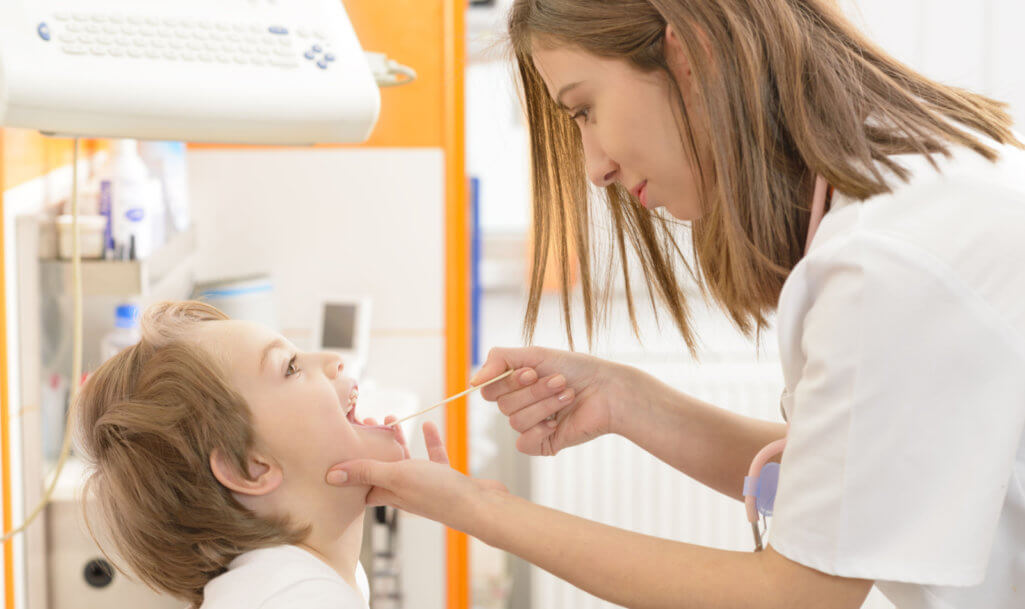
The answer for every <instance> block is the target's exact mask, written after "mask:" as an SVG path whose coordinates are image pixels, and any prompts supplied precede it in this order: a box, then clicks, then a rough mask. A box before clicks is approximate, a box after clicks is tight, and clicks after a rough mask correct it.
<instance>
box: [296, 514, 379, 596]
mask: <svg viewBox="0 0 1025 609" xmlns="http://www.w3.org/2000/svg"><path fill="white" fill-rule="evenodd" d="M363 517H364V514H362V513H361V514H360V515H359V516H358V517H357V518H356V519H355V520H353V521H352V522H351V523H350V524H349V525H348V526H347V527H345V528H344V530H342V531H339V530H338V529H334V530H327V529H323V528H320V529H318V527H317V526H316V525H315V526H314V528H313V531H312V532H311V533H310V535H309V537H307V538H306V539H305V540H303V541H302V542H300V543H299V544H298V545H299V547H301V548H303V549H304V550H307V551H308V552H310V553H311V554H313V555H314V556H316V557H317V558H319V559H320V560H322V561H324V562H325V563H327V565H328V566H330V567H331V568H332V569H334V570H335V571H337V572H338V574H339V575H341V576H342V579H344V580H345V582H346V583H347V584H349V585H350V586H352V589H353V590H356V591H357V592H359V593H360V595H362V594H363V592H362V590H360V589H359V585H358V584H357V583H356V565H357V564H358V563H359V553H360V549H361V548H362V546H363ZM339 533H340V534H339ZM363 600H367V599H363Z"/></svg>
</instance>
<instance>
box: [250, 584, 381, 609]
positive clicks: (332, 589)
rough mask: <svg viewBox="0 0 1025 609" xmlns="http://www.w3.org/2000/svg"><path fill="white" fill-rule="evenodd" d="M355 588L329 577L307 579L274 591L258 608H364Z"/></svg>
mask: <svg viewBox="0 0 1025 609" xmlns="http://www.w3.org/2000/svg"><path fill="white" fill-rule="evenodd" d="M366 607H367V605H366V603H365V602H364V601H363V600H362V599H361V598H360V597H359V594H357V593H356V591H355V590H353V589H352V588H350V587H349V586H347V585H345V584H344V583H342V582H339V581H334V580H330V579H326V578H325V579H307V580H303V581H301V582H297V583H295V584H292V585H291V586H289V587H287V588H285V589H284V590H281V591H280V592H277V593H275V594H274V595H273V596H271V597H269V598H268V599H267V600H265V601H264V602H263V603H261V604H260V607H259V609H366Z"/></svg>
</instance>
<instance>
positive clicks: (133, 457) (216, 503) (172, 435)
mask: <svg viewBox="0 0 1025 609" xmlns="http://www.w3.org/2000/svg"><path fill="white" fill-rule="evenodd" d="M226 319H228V317H227V316H226V315H224V313H222V312H220V311H219V310H217V309H216V308H214V307H212V306H210V305H207V304H204V303H201V302H167V303H160V304H156V305H153V306H151V307H149V308H148V309H147V310H146V311H145V313H144V314H143V316H142V319H141V322H140V326H141V334H142V339H141V340H140V341H139V343H138V344H136V345H134V346H132V347H129V348H127V349H125V350H124V351H122V352H121V353H119V354H118V355H117V356H115V357H113V358H111V359H109V360H108V361H107V362H105V363H104V364H103V365H102V366H100V368H99V369H98V370H97V371H96V372H95V373H93V374H92V375H91V376H90V377H89V379H88V381H87V382H86V384H85V386H84V387H83V388H82V391H81V393H80V395H79V397H78V399H77V401H76V404H75V407H74V408H73V409H72V413H73V416H76V417H77V420H76V431H77V434H78V437H77V444H78V447H79V452H80V453H82V456H83V458H84V459H85V460H86V461H87V463H88V464H89V465H91V466H92V471H91V473H90V475H89V477H88V479H87V481H86V484H85V488H84V491H83V501H90V502H92V501H95V504H92V503H90V504H89V505H88V507H87V508H86V518H87V522H88V523H89V528H90V530H92V529H93V522H92V520H93V518H90V516H89V513H90V512H92V511H93V510H96V511H97V512H98V514H99V516H100V520H101V521H102V524H103V525H104V526H103V535H102V536H103V537H104V538H106V539H109V541H110V543H111V544H112V546H113V547H112V548H104V552H105V553H108V556H109V554H110V553H109V552H108V550H109V549H112V550H114V554H116V555H117V556H118V557H120V558H121V559H122V560H123V562H124V563H127V567H128V570H129V571H131V572H132V573H133V574H134V575H136V576H137V577H138V578H139V579H141V580H142V581H143V582H145V583H146V584H147V585H149V586H150V587H152V588H154V589H157V590H159V591H162V592H166V593H169V594H171V595H173V596H175V597H178V598H181V599H182V600H185V601H188V602H190V603H191V604H192V605H193V606H199V605H200V604H201V603H202V602H203V586H205V585H206V583H207V582H208V581H210V580H211V579H212V578H214V577H216V576H217V575H219V574H221V573H223V572H224V571H225V569H226V568H227V565H228V563H229V562H231V560H232V559H234V558H235V557H236V556H238V555H239V554H241V553H243V552H246V551H248V550H253V549H257V548H262V547H268V546H275V545H281V544H294V543H296V542H298V541H300V540H301V539H303V538H304V537H305V536H306V535H307V533H308V528H306V527H297V526H294V525H292V524H290V523H289V522H288V521H287V520H286V519H277V520H268V519H266V518H261V517H258V516H256V515H255V514H254V513H253V512H251V511H250V510H248V509H247V508H245V507H243V506H242V505H241V504H239V502H238V501H236V500H235V499H234V497H233V496H232V494H231V492H229V491H228V490H227V489H226V488H225V487H223V486H222V485H221V484H220V483H219V482H218V481H217V479H216V478H215V477H214V475H213V473H212V471H211V470H210V453H211V451H213V450H214V449H219V450H220V451H222V452H223V454H224V455H225V456H226V460H227V461H229V462H230V463H231V464H232V465H233V466H234V467H236V468H237V469H238V472H239V473H241V474H242V475H244V476H245V477H247V478H248V477H249V476H248V473H247V472H246V465H245V463H246V455H247V454H248V451H249V450H250V449H251V448H252V446H253V425H252V419H251V416H250V411H249V408H248V406H247V404H246V402H245V400H244V399H243V398H242V396H241V395H240V394H239V393H238V392H237V391H235V390H234V389H233V388H232V387H231V386H230V385H229V384H228V383H227V382H226V381H225V378H226V376H225V373H224V369H223V367H222V366H221V363H220V362H218V361H217V359H216V358H214V357H212V356H211V355H210V352H211V351H212V349H211V351H208V350H207V349H204V348H203V346H201V345H200V344H199V343H198V342H197V341H196V340H195V339H191V338H190V329H193V328H194V327H195V326H196V325H197V324H201V323H205V322H210V321H214V320H226ZM208 347H211V346H209V345H208ZM95 538H96V535H95V534H94V539H95ZM102 545H105V544H101V546H102ZM114 562H115V564H117V563H119V562H121V561H117V560H116V559H115V560H114ZM119 568H123V566H122V565H120V564H119Z"/></svg>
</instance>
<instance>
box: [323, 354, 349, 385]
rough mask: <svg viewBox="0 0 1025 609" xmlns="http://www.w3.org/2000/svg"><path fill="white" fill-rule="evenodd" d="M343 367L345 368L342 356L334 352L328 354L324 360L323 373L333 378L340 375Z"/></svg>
mask: <svg viewBox="0 0 1025 609" xmlns="http://www.w3.org/2000/svg"><path fill="white" fill-rule="evenodd" d="M343 369H345V362H343V361H342V358H341V357H339V356H338V355H336V354H334V353H330V354H328V356H327V359H326V360H325V361H324V373H325V374H327V376H328V377H329V378H333V379H334V378H338V376H339V375H341V373H342V370H343Z"/></svg>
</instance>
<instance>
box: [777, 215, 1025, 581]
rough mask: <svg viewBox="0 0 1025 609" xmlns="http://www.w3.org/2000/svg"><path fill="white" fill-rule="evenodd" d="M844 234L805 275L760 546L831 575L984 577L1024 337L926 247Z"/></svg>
mask: <svg viewBox="0 0 1025 609" xmlns="http://www.w3.org/2000/svg"><path fill="white" fill-rule="evenodd" d="M844 241H845V242H844V243H843V244H842V247H836V248H829V251H828V253H827V252H821V254H822V255H820V256H818V257H816V258H814V259H812V258H809V259H808V260H807V261H806V263H807V268H806V269H804V270H805V271H806V279H807V284H806V286H804V289H806V290H807V295H806V297H807V298H808V299H809V301H810V302H812V304H811V305H810V306H809V308H808V309H807V314H806V316H805V317H804V324H803V330H801V331H800V332H801V342H800V345H801V351H802V352H803V356H804V358H805V360H804V361H805V364H804V366H803V369H802V371H801V377H800V380H799V382H797V384H796V386H794V387H793V388H792V389H793V392H792V394H791V395H790V396H789V398H788V399H789V400H792V402H791V403H790V404H789V405H788V404H785V405H784V406H789V408H788V410H789V411H790V412H791V417H790V423H791V427H790V433H789V439H788V443H787V448H786V451H785V452H784V455H783V460H782V469H781V474H780V482H779V490H778V494H777V497H776V505H775V508H776V509H775V514H774V517H773V519H772V522H771V527H770V537H769V544H770V545H772V547H773V548H774V549H775V550H776V551H778V552H779V553H781V554H783V555H784V556H786V557H788V558H790V559H791V560H794V561H796V562H799V563H802V564H804V565H806V566H809V567H812V568H814V569H817V570H819V571H823V572H825V573H830V574H834V575H840V576H846V577H857V578H864V579H871V580H890V581H902V582H911V583H919V584H935V585H953V586H967V585H974V584H978V583H979V582H980V581H982V579H983V577H984V575H985V573H986V566H987V565H986V562H987V559H988V556H989V554H990V549H991V545H992V543H993V536H994V531H995V529H996V524H997V520H998V518H999V515H1000V511H1001V508H1002V505H1003V502H1004V498H1005V495H1006V492H1007V487H1008V484H1009V481H1010V479H1011V476H1012V469H1013V465H1014V459H1015V453H1016V451H1017V449H1018V445H1019V442H1020V441H1021V437H1022V431H1023V427H1025V356H1023V353H1022V343H1021V337H1018V336H1015V335H1013V333H1012V332H1011V331H1010V329H1009V326H1007V325H1006V324H1004V323H1003V321H1002V320H1001V319H999V317H998V316H997V315H996V314H995V313H994V312H993V311H992V310H991V309H990V308H989V307H988V305H987V303H986V302H985V301H983V300H982V299H981V298H979V297H978V296H977V295H976V294H975V293H974V292H972V291H971V290H970V289H969V288H967V287H966V286H965V285H963V284H961V283H960V282H959V280H958V279H957V277H956V276H954V275H953V274H951V273H950V272H948V270H947V269H946V267H944V266H943V265H942V264H940V263H939V262H938V261H936V260H935V259H933V258H931V257H930V256H929V255H928V254H926V253H924V252H921V251H919V250H917V249H915V248H913V247H912V246H909V245H907V244H904V243H902V242H899V241H896V240H892V239H890V238H888V237H885V236H879V235H867V234H857V235H855V236H854V237H851V238H849V239H845V240H844ZM1023 306H1025V305H1023Z"/></svg>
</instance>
